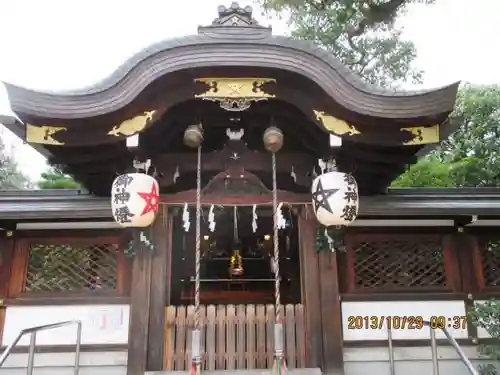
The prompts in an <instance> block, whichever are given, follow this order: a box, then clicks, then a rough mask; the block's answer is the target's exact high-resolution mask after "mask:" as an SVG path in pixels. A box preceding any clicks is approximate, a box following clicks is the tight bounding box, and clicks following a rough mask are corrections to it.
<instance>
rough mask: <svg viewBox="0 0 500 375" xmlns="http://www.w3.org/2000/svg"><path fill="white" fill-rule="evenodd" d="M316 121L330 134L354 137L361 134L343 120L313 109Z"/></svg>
mask: <svg viewBox="0 0 500 375" xmlns="http://www.w3.org/2000/svg"><path fill="white" fill-rule="evenodd" d="M313 112H314V115H315V116H316V119H317V120H318V121H319V122H320V123H321V124H322V125H323V127H324V128H325V129H326V130H328V131H329V132H331V133H334V134H336V135H355V134H361V132H360V131H359V130H358V129H356V128H355V127H354V126H353V125H350V124H348V123H347V122H345V121H344V120H340V119H338V118H336V117H333V116H330V115H329V114H327V113H326V112H323V111H317V110H315V109H313Z"/></svg>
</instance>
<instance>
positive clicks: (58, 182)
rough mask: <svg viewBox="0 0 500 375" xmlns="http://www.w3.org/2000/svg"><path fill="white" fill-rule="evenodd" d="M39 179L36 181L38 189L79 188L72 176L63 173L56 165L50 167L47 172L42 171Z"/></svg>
mask: <svg viewBox="0 0 500 375" xmlns="http://www.w3.org/2000/svg"><path fill="white" fill-rule="evenodd" d="M41 177H42V178H41V180H40V181H38V187H39V188H40V189H80V188H81V186H80V184H79V183H78V182H76V181H75V180H74V179H73V178H72V177H70V176H68V175H66V174H64V173H63V172H62V171H61V170H60V169H58V168H57V167H51V168H50V169H49V170H48V171H47V172H44V173H42V175H41Z"/></svg>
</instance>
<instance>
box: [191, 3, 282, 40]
mask: <svg viewBox="0 0 500 375" xmlns="http://www.w3.org/2000/svg"><path fill="white" fill-rule="evenodd" d="M217 10H218V12H219V17H217V18H216V19H214V20H213V21H212V24H211V25H209V26H200V27H198V34H203V35H205V36H208V37H210V38H220V37H221V36H222V37H224V38H237V39H241V38H243V39H256V38H257V39H261V38H263V37H264V38H265V37H267V36H270V35H271V34H272V28H271V26H267V27H265V26H262V25H260V24H259V23H258V22H257V20H256V19H254V18H252V7H251V6H249V5H248V6H246V7H244V8H242V7H240V5H239V4H238V3H237V2H233V3H232V4H231V6H229V8H228V7H225V6H224V5H220V6H219V7H218V8H217Z"/></svg>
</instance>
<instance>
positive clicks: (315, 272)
mask: <svg viewBox="0 0 500 375" xmlns="http://www.w3.org/2000/svg"><path fill="white" fill-rule="evenodd" d="M298 228H299V244H300V252H299V253H300V281H301V297H302V298H301V301H302V304H303V305H304V320H305V331H306V334H305V336H306V337H305V347H306V365H307V367H320V366H321V365H322V362H323V361H322V357H323V334H322V325H321V317H320V316H318V314H320V311H321V296H320V280H319V269H318V254H317V253H316V250H315V248H314V245H315V242H316V218H315V217H314V214H313V212H312V209H310V208H309V207H304V208H303V209H302V210H301V212H300V214H299V217H298Z"/></svg>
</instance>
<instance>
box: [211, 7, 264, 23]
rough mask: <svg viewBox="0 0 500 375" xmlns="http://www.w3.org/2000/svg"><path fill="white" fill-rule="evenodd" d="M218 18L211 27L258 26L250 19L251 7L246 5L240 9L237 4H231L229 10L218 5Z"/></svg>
mask: <svg viewBox="0 0 500 375" xmlns="http://www.w3.org/2000/svg"><path fill="white" fill-rule="evenodd" d="M217 11H218V12H219V17H217V18H216V19H215V20H213V22H212V26H233V27H234V26H258V27H262V26H260V25H259V23H258V22H257V21H256V20H255V19H254V18H252V7H251V6H249V5H247V6H246V7H245V8H242V7H240V5H239V4H238V3H237V2H233V3H231V6H230V7H229V8H227V7H225V6H224V5H219V7H218V8H217Z"/></svg>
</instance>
